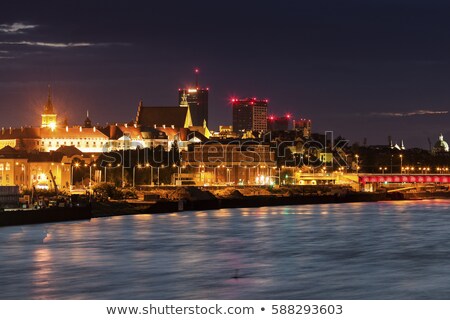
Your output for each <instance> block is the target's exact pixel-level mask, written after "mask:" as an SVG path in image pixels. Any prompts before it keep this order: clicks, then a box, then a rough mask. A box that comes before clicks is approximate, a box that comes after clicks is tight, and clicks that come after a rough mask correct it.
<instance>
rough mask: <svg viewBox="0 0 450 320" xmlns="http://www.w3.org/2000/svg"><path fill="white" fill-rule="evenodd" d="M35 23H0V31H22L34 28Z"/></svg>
mask: <svg viewBox="0 0 450 320" xmlns="http://www.w3.org/2000/svg"><path fill="white" fill-rule="evenodd" d="M36 27H37V25H33V24H24V23H22V22H14V23H12V24H6V23H5V24H0V33H1V32H4V33H23V31H24V30H27V29H34V28H36Z"/></svg>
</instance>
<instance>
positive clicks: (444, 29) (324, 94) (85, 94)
mask: <svg viewBox="0 0 450 320" xmlns="http://www.w3.org/2000/svg"><path fill="white" fill-rule="evenodd" d="M26 6H27V7H28V8H29V9H30V10H26V12H25V10H23V7H24V3H19V4H15V3H14V4H10V5H8V7H7V8H5V9H4V10H2V13H0V70H1V72H0V110H1V111H2V112H3V113H4V116H3V119H2V126H5V127H7V126H13V127H20V126H22V125H37V123H38V120H37V119H39V118H40V113H41V110H42V105H43V101H44V100H45V96H46V92H45V89H46V86H47V84H48V83H50V84H51V85H52V87H53V88H54V104H55V108H56V109H57V110H58V113H59V114H60V115H61V117H67V118H69V119H73V120H72V122H73V123H82V121H83V120H84V116H85V113H86V110H89V111H90V114H91V120H92V121H93V123H97V122H98V123H101V124H104V123H106V122H110V123H111V122H118V121H129V120H131V119H133V118H134V116H135V114H134V113H135V110H136V106H137V105H138V103H139V101H140V100H141V99H143V100H144V102H145V103H147V104H150V105H167V104H169V105H172V104H174V105H175V104H177V98H178V97H177V91H176V90H177V89H178V88H180V87H182V88H184V87H188V86H189V85H191V84H192V83H193V82H194V76H193V73H192V70H193V68H195V67H199V68H200V83H201V84H202V86H205V87H209V88H210V94H209V99H210V102H209V108H210V111H209V113H210V115H209V118H210V119H209V122H210V127H212V128H216V127H217V126H218V125H226V124H231V119H232V117H231V114H232V108H231V103H230V99H231V98H232V97H234V96H237V97H242V98H243V97H252V96H257V97H264V98H265V97H267V98H268V99H269V100H270V107H271V108H270V110H269V113H276V114H283V113H285V112H289V113H291V114H293V115H295V117H297V118H298V117H303V118H308V119H312V120H313V121H314V124H315V125H314V127H315V129H314V131H316V132H323V131H326V130H332V131H334V132H335V135H342V136H345V137H346V138H348V139H350V140H351V141H352V142H359V143H361V144H362V143H363V141H364V138H367V143H368V144H387V143H388V136H389V135H390V136H392V137H393V139H394V140H396V141H400V140H402V139H403V140H404V141H405V144H406V145H407V147H413V146H419V147H422V148H428V142H427V138H430V139H431V140H432V141H435V140H436V138H437V137H438V135H439V134H440V133H441V132H442V133H443V134H444V136H449V135H450V128H449V126H448V123H449V115H448V110H449V108H448V104H449V102H450V97H449V96H448V94H447V87H448V85H449V84H450V83H449V81H450V79H448V76H447V74H448V71H449V70H448V65H449V64H448V58H447V57H446V55H445V52H446V48H447V46H448V41H447V40H446V39H447V38H448V35H447V33H448V30H449V29H450V28H448V21H447V19H446V18H445V14H444V13H445V12H446V10H445V9H447V8H448V4H446V3H444V2H434V3H432V4H422V3H421V2H418V1H413V2H411V1H409V2H408V3H406V2H404V1H394V2H392V1H390V2H383V1H381V2H380V1H377V2H375V1H374V2H367V3H366V4H365V5H364V6H363V5H355V3H354V2H352V1H349V2H345V3H341V4H334V3H332V2H323V3H321V4H311V3H305V2H297V3H290V4H278V5H276V6H275V5H274V4H272V3H268V4H264V5H262V4H261V5H259V6H256V5H254V4H248V3H246V4H236V3H229V4H228V5H227V6H219V5H217V4H214V5H208V6H206V5H205V3H201V2H199V3H196V4H192V6H189V7H187V8H184V9H183V10H174V9H173V6H168V5H164V4H157V5H154V4H152V6H151V7H147V6H146V5H145V4H141V3H135V4H132V5H128V6H127V7H126V9H127V10H125V11H126V13H124V10H123V9H124V7H123V5H116V4H114V5H113V4H110V5H107V4H89V5H88V4H86V3H80V4H77V5H69V6H64V7H62V5H61V4H59V3H57V2H54V3H53V2H47V3H44V4H42V3H41V4H37V3H32V2H30V3H29V4H26ZM103 11H106V12H107V13H108V14H107V15H104V16H103V15H101V14H100V13H101V12H103ZM69 12H70V13H71V14H68V13H69ZM250 13H251V14H252V15H251V16H258V17H260V19H261V20H262V21H263V22H264V23H258V24H252V23H249V24H235V23H233V21H234V20H235V19H244V18H245V17H247V16H248V15H249V14H250ZM61 17H65V18H64V19H62V18H61ZM80 17H83V23H79V21H80V19H79V18H80ZM187 17H189V19H187ZM231 17H232V18H233V19H231ZM186 19H187V20H186ZM169 21H170V23H168V22H169ZM186 21H189V23H188V24H189V26H190V28H186ZM417 21H420V22H421V23H420V24H415V22H417ZM380 22H383V23H380ZM191 30H192V32H191ZM193 34H195V37H194V36H193ZM12 107H13V108H14V110H16V111H17V112H16V113H12V112H8V111H9V110H11V108H12ZM19 113H20V114H19ZM224 119H226V121H224Z"/></svg>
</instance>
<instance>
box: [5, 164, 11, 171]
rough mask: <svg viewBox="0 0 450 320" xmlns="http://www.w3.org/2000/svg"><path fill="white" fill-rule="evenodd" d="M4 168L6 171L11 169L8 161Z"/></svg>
mask: <svg viewBox="0 0 450 320" xmlns="http://www.w3.org/2000/svg"><path fill="white" fill-rule="evenodd" d="M5 170H6V171H9V170H11V166H10V164H9V162H7V163H6V166H5Z"/></svg>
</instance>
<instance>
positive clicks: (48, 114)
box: [41, 86, 56, 129]
mask: <svg viewBox="0 0 450 320" xmlns="http://www.w3.org/2000/svg"><path fill="white" fill-rule="evenodd" d="M41 128H51V129H55V128H56V113H55V111H54V110H53V103H52V92H51V88H50V86H48V98H47V103H46V104H45V105H44V113H43V114H42V122H41Z"/></svg>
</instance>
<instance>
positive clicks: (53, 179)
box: [49, 170, 58, 195]
mask: <svg viewBox="0 0 450 320" xmlns="http://www.w3.org/2000/svg"><path fill="white" fill-rule="evenodd" d="M49 173H50V178H51V179H52V183H53V187H54V188H55V194H56V195H58V186H57V185H56V181H55V176H54V175H53V172H52V170H49Z"/></svg>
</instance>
